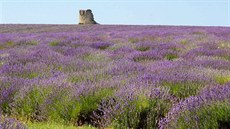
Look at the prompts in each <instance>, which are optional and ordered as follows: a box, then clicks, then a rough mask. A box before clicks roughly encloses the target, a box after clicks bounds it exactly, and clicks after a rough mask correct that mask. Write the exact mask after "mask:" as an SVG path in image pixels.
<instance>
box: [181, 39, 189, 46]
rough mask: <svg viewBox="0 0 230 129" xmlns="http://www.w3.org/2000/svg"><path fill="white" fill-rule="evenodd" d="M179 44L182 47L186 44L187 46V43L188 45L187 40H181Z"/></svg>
mask: <svg viewBox="0 0 230 129" xmlns="http://www.w3.org/2000/svg"><path fill="white" fill-rule="evenodd" d="M180 43H181V44H183V45H186V44H188V43H189V41H188V40H186V39H183V40H181V41H180Z"/></svg>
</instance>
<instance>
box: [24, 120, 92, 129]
mask: <svg viewBox="0 0 230 129" xmlns="http://www.w3.org/2000/svg"><path fill="white" fill-rule="evenodd" d="M27 125H28V127H29V128H31V129H96V128H94V127H92V126H87V125H85V126H82V127H76V126H73V125H66V124H61V123H56V122H47V123H41V122H40V123H38V122H35V123H32V122H28V123H27Z"/></svg>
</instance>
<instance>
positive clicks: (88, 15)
mask: <svg viewBox="0 0 230 129" xmlns="http://www.w3.org/2000/svg"><path fill="white" fill-rule="evenodd" d="M79 24H97V22H96V21H95V20H94V16H93V13H92V10H90V9H87V10H80V11H79Z"/></svg>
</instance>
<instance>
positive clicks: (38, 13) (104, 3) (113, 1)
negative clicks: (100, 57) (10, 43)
mask: <svg viewBox="0 0 230 129" xmlns="http://www.w3.org/2000/svg"><path fill="white" fill-rule="evenodd" d="M88 8H89V9H92V11H93V13H94V15H95V20H96V21H97V22H99V23H101V24H134V25H195V26H230V12H229V10H230V0H142V1H141V0H0V23H3V24H7V23H20V24H76V23H78V15H79V13H78V10H80V9H88Z"/></svg>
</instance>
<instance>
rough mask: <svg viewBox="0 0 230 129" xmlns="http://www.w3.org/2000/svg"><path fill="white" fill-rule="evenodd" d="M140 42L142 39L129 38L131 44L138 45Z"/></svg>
mask: <svg viewBox="0 0 230 129" xmlns="http://www.w3.org/2000/svg"><path fill="white" fill-rule="evenodd" d="M139 41H140V39H139V38H133V37H132V38H129V42H130V43H137V42H139Z"/></svg>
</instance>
